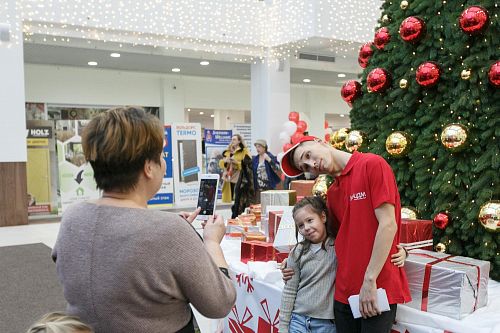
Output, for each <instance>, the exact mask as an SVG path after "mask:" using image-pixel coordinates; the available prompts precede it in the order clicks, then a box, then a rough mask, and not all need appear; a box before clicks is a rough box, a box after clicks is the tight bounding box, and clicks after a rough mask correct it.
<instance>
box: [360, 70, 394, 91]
mask: <svg viewBox="0 0 500 333" xmlns="http://www.w3.org/2000/svg"><path fill="white" fill-rule="evenodd" d="M366 82H367V86H368V91H369V92H376V93H381V92H383V91H384V90H386V89H387V87H389V85H390V84H391V75H390V74H389V73H388V72H387V71H386V70H385V69H383V68H375V69H374V70H372V71H371V72H370V73H369V74H368V77H367V79H366Z"/></svg>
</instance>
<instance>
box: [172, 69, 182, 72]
mask: <svg viewBox="0 0 500 333" xmlns="http://www.w3.org/2000/svg"><path fill="white" fill-rule="evenodd" d="M180 71H181V69H180V68H172V72H175V73H178V72H180Z"/></svg>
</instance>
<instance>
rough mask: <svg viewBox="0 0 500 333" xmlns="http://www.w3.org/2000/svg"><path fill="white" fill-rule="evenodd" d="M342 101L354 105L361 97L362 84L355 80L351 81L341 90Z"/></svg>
mask: <svg viewBox="0 0 500 333" xmlns="http://www.w3.org/2000/svg"><path fill="white" fill-rule="evenodd" d="M340 95H341V96H342V99H343V100H344V101H346V102H347V103H352V102H354V100H355V99H356V98H358V97H359V96H360V95H361V83H359V82H358V81H355V80H349V81H347V82H346V83H344V85H343V86H342V89H340Z"/></svg>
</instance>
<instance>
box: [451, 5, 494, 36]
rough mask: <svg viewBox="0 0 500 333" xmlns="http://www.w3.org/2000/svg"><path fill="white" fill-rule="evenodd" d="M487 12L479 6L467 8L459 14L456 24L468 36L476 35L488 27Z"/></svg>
mask: <svg viewBox="0 0 500 333" xmlns="http://www.w3.org/2000/svg"><path fill="white" fill-rule="evenodd" d="M489 19H490V18H489V15H488V11H487V10H486V9H484V8H483V7H480V6H472V7H469V8H467V9H466V10H464V11H463V12H462V14H460V17H459V19H458V23H459V24H460V28H461V29H462V30H463V31H464V32H465V33H467V34H469V35H477V34H479V33H481V32H483V30H484V29H485V28H486V27H487V26H488V23H489Z"/></svg>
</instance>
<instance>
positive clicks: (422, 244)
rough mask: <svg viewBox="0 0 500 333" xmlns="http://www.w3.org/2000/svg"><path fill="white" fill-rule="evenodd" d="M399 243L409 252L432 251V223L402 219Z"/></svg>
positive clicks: (429, 221)
mask: <svg viewBox="0 0 500 333" xmlns="http://www.w3.org/2000/svg"><path fill="white" fill-rule="evenodd" d="M400 230H401V231H400V234H399V242H400V244H401V245H402V246H404V247H405V248H406V249H407V250H412V249H422V250H432V221H431V220H410V219H401V226H400Z"/></svg>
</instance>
